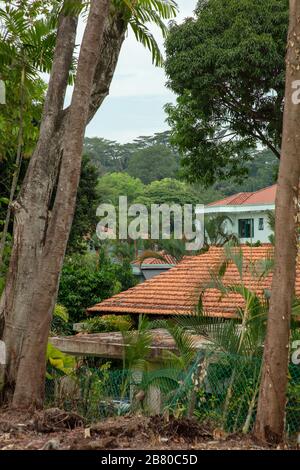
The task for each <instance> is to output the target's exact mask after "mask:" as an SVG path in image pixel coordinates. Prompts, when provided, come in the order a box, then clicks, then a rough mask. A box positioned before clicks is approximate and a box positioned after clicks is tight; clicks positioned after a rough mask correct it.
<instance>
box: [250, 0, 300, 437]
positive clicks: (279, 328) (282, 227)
mask: <svg viewBox="0 0 300 470" xmlns="http://www.w3.org/2000/svg"><path fill="white" fill-rule="evenodd" d="M299 51H300V2H299V1H298V0H290V26H289V35H288V50H287V60H286V90H285V110H284V123H283V141H282V150H281V160H280V169H279V178H278V188H277V196H276V213H275V269H274V274H273V281H272V294H271V301H270V311H269V316H268V326H267V336H266V341H265V348H264V358H263V360H264V363H263V371H262V380H261V386H260V393H259V401H258V410H257V417H256V423H255V436H256V437H257V438H259V439H261V440H263V441H269V442H276V443H278V442H280V441H282V440H283V436H284V425H285V407H286V392H287V380H288V379H287V377H288V361H289V338H290V318H291V305H292V299H293V295H294V286H295V274H296V256H297V243H298V234H297V215H298V195H299V176H300V157H299V149H300V132H299V126H300V104H299V100H298V98H299V93H298V92H297V90H296V89H299V84H300V82H297V81H298V80H300V53H299Z"/></svg>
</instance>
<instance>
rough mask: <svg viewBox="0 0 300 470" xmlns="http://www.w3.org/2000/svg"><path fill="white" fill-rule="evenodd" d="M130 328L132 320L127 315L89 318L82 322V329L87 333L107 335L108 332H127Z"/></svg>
mask: <svg viewBox="0 0 300 470" xmlns="http://www.w3.org/2000/svg"><path fill="white" fill-rule="evenodd" d="M131 327H132V320H131V318H130V316H127V315H121V316H118V315H106V316H103V317H94V318H90V319H89V320H87V321H86V322H84V325H83V329H84V331H86V332H87V333H105V332H107V333H109V332H110V331H128V330H130V329H131Z"/></svg>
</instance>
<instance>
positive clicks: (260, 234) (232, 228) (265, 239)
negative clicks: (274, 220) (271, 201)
mask: <svg viewBox="0 0 300 470" xmlns="http://www.w3.org/2000/svg"><path fill="white" fill-rule="evenodd" d="M226 215H228V217H229V218H230V219H231V220H232V222H233V223H232V225H231V224H230V222H227V224H226V230H227V232H230V233H234V234H236V235H238V233H239V222H238V221H239V219H253V224H254V237H253V238H252V239H251V238H240V242H241V243H246V242H252V243H256V242H258V241H260V242H261V243H270V240H269V236H270V235H271V234H272V230H271V229H270V227H269V224H268V213H267V211H260V212H259V211H255V212H240V213H238V212H237V213H234V214H226ZM260 218H263V219H264V229H263V230H259V219H260Z"/></svg>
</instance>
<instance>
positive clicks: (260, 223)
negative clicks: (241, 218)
mask: <svg viewBox="0 0 300 470" xmlns="http://www.w3.org/2000/svg"><path fill="white" fill-rule="evenodd" d="M258 230H264V219H263V217H261V218H259V219H258Z"/></svg>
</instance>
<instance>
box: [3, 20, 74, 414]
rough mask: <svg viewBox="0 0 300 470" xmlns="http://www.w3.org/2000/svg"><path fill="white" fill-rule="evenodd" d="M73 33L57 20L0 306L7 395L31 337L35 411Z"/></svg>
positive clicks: (48, 304)
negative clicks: (55, 144)
mask: <svg viewBox="0 0 300 470" xmlns="http://www.w3.org/2000/svg"><path fill="white" fill-rule="evenodd" d="M76 29H77V18H74V17H71V16H65V15H64V14H62V15H61V17H60V19H59V26H58V32H57V42H56V49H55V54H54V60H53V67H52V73H51V77H50V82H49V87H48V92H47V97H46V102H45V106H44V112H43V118H42V124H41V129H40V137H39V141H38V144H37V147H36V150H35V152H34V154H33V156H32V158H31V161H30V164H29V168H28V171H27V174H26V178H25V184H24V185H23V187H22V190H21V192H20V195H19V198H18V201H17V202H15V203H14V204H13V208H14V212H15V220H14V245H13V250H12V255H11V260H10V266H9V271H8V277H7V283H6V288H5V291H4V293H3V296H2V298H1V303H0V311H1V312H2V314H3V317H4V322H5V327H4V334H3V339H4V342H5V344H6V353H7V367H6V392H9V391H10V390H13V387H14V384H15V382H16V379H17V371H18V368H19V364H20V362H21V360H22V358H23V357H24V355H23V348H24V344H26V343H28V342H30V341H32V338H33V337H34V336H36V343H35V341H32V348H34V347H35V344H36V347H37V350H35V352H33V353H32V354H31V356H35V360H33V362H32V365H31V368H30V370H29V371H28V376H27V384H28V385H29V387H35V386H36V387H37V389H38V390H36V393H35V397H36V398H35V399H34V401H36V403H33V406H35V405H37V406H40V405H41V401H42V397H43V396H42V394H41V390H40V389H41V381H40V380H36V381H35V383H32V382H33V381H32V380H30V379H31V373H32V374H34V373H36V375H37V376H38V377H42V375H43V374H44V373H45V361H44V359H43V358H44V357H45V344H44V341H42V340H40V338H39V335H41V336H42V337H43V336H44V335H45V332H46V331H47V328H48V327H49V324H50V319H51V311H52V309H53V307H54V305H53V299H52V300H51V299H50V298H49V296H47V295H44V294H45V291H44V290H43V289H45V290H46V291H47V274H46V278H45V276H44V278H43V276H42V271H43V270H44V271H45V265H44V259H45V250H46V245H45V241H46V240H45V234H46V228H47V225H48V219H49V208H50V207H49V206H50V204H51V199H52V193H53V184H54V178H55V171H54V168H55V162H54V159H53V161H51V153H50V151H49V150H50V146H51V142H52V139H53V136H54V134H55V132H56V129H57V126H58V116H59V115H60V113H61V111H62V109H63V104H64V98H65V92H66V88H67V84H68V77H69V70H70V66H71V62H72V56H73V51H74V47H75V37H76ZM52 157H53V156H52ZM49 161H50V164H49ZM49 182H50V183H49ZM51 183H52V184H51ZM44 274H45V273H44ZM52 294H53V295H54V294H55V291H54V292H53V290H52ZM53 298H54V297H53ZM37 358H40V360H38V359H37Z"/></svg>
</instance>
